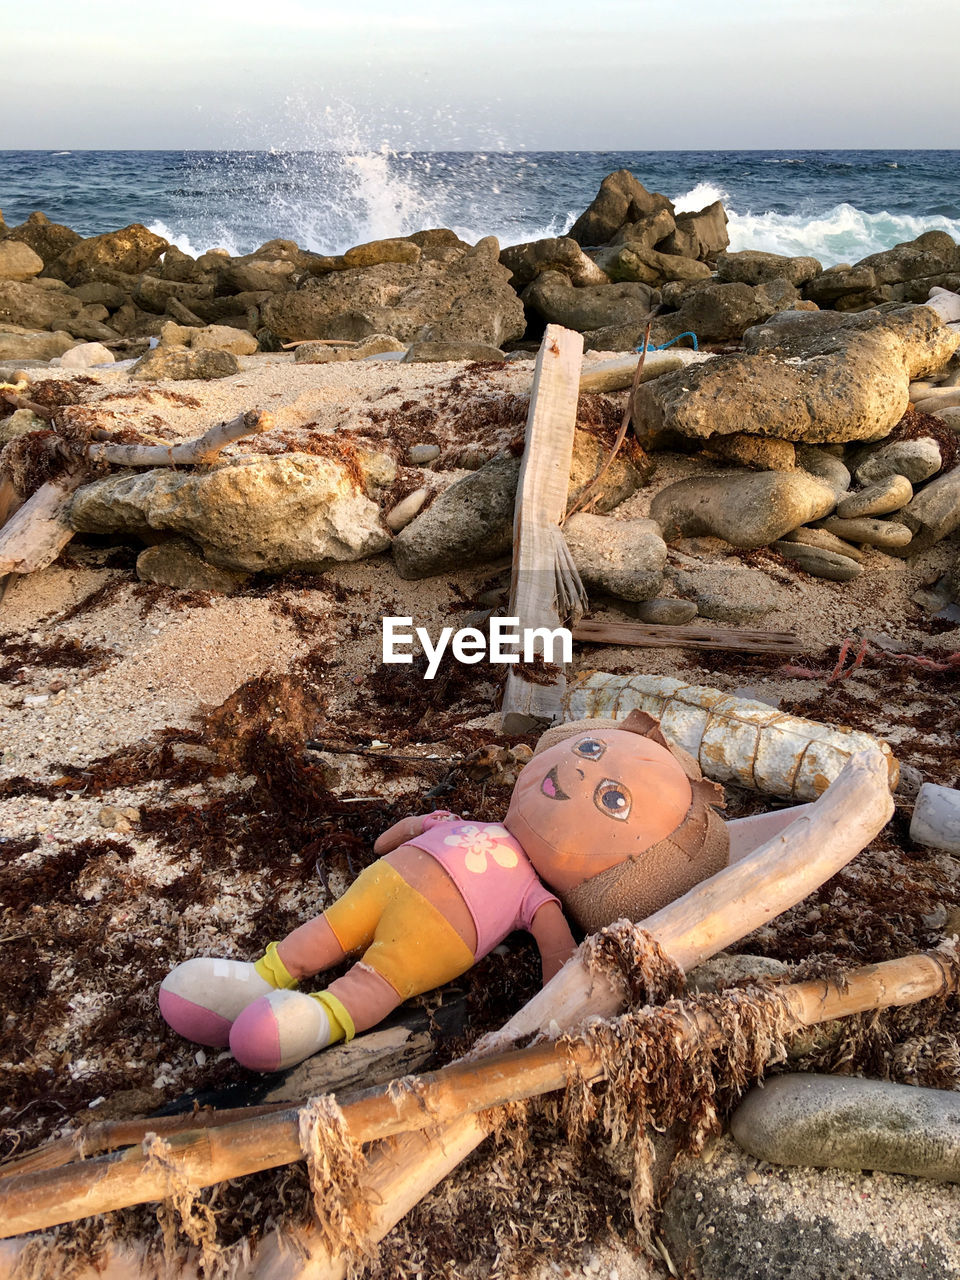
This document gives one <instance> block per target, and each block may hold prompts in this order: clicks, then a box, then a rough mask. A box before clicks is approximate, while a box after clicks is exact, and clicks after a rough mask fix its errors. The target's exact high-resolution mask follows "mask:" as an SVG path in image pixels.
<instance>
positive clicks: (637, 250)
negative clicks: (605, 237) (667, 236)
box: [594, 241, 712, 285]
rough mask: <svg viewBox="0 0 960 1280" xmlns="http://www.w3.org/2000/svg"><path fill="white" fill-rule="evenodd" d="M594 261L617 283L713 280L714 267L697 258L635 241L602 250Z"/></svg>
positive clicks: (650, 283) (613, 245) (651, 283)
mask: <svg viewBox="0 0 960 1280" xmlns="http://www.w3.org/2000/svg"><path fill="white" fill-rule="evenodd" d="M594 258H595V260H596V263H597V265H598V266H599V267H602V268H603V271H604V273H605V274H606V275H607V276H608V277H609V278H610V280H612V281H615V282H621V281H631V280H632V281H639V282H640V283H641V284H649V285H658V284H662V283H663V282H664V281H667V280H683V281H692V280H709V279H710V276H711V274H712V273H711V271H710V268H709V267H708V266H707V264H706V263H705V262H700V261H698V260H697V259H696V258H686V257H682V256H680V255H676V254H667V253H658V252H657V251H656V249H649V248H646V247H645V246H643V245H641V244H636V243H634V242H633V241H627V242H626V243H625V244H621V243H619V242H617V243H615V244H612V245H609V246H608V247H607V248H606V249H600V250H599V251H597V252H596V253H595V254H594Z"/></svg>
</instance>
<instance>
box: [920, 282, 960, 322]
mask: <svg viewBox="0 0 960 1280" xmlns="http://www.w3.org/2000/svg"><path fill="white" fill-rule="evenodd" d="M924 306H926V307H929V308H930V310H931V311H935V312H936V313H937V315H938V316H939V317H940V319H941V320H942V321H943V322H944V324H951V323H956V322H957V321H958V320H960V293H958V292H957V291H956V290H955V289H940V288H936V287H934V288H933V289H931V290H930V293H929V294H928V295H927V300H926V302H925V303H924Z"/></svg>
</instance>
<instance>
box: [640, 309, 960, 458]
mask: <svg viewBox="0 0 960 1280" xmlns="http://www.w3.org/2000/svg"><path fill="white" fill-rule="evenodd" d="M709 287H711V288H714V289H744V290H747V289H748V288H749V286H747V285H734V284H730V285H714V286H709ZM763 287H764V286H758V288H763ZM698 293H699V291H698ZM685 305H686V300H685V301H684V306H685ZM798 314H802V317H803V323H800V324H798V323H788V324H777V325H770V326H764V328H763V329H762V330H758V329H751V330H750V331H749V332H748V333H747V334H746V335H745V337H744V345H745V346H746V347H748V348H750V347H753V348H756V349H753V350H749V351H748V353H747V354H744V355H730V356H723V357H720V358H718V359H716V360H708V361H705V362H704V363H702V364H698V365H693V366H691V367H689V368H688V369H685V370H683V371H682V372H679V373H668V374H664V376H663V377H661V378H656V379H654V380H653V381H651V382H647V383H644V384H643V385H642V386H641V387H639V388H638V389H637V391H636V393H635V394H634V398H633V419H634V426H635V429H636V430H637V434H638V437H639V439H640V440H641V443H644V442H646V441H648V440H650V439H656V438H657V437H658V435H660V434H662V433H664V432H671V431H674V432H678V433H679V434H680V435H683V436H689V437H693V438H699V439H705V438H707V437H709V436H712V435H731V434H733V433H735V432H742V431H747V432H749V433H750V434H755V435H764V436H773V437H776V438H779V439H784V440H795V441H804V442H806V443H821V442H824V441H848V440H876V439H882V438H883V437H885V436H886V435H888V434H889V433H890V431H892V429H893V428H894V427H895V426H896V424H897V423H898V422H899V421H900V419H901V418H902V416H903V414H904V411H905V410H906V407H907V403H908V390H907V389H908V386H909V382H910V379H911V378H912V377H914V376H915V375H916V374H917V373H918V372H919V371H920V370H921V369H923V370H928V369H929V368H930V367H931V366H932V367H940V366H942V365H943V364H945V363H946V361H947V360H948V359H949V357H950V355H951V354H952V352H953V350H954V349H955V347H956V346H957V344H960V333H957V334H954V333H951V331H950V330H949V329H948V328H946V327H945V326H943V325H941V324H940V323H939V321H938V320H937V318H936V316H934V314H933V313H932V312H931V311H929V310H928V309H927V308H926V307H909V308H905V309H904V310H902V311H896V312H881V313H878V312H873V313H868V314H867V315H865V316H853V317H843V318H842V321H841V323H840V324H838V325H836V326H835V327H833V328H830V329H828V330H827V331H825V332H823V331H820V332H817V330H818V329H819V326H815V327H814V329H813V331H811V329H810V328H809V327H808V324H807V322H808V320H818V319H819V314H818V313H815V312H810V313H806V312H804V313H798ZM678 315H679V316H682V315H683V308H681V310H680V312H678ZM751 335H752V337H751ZM801 465H802V464H801ZM903 474H907V473H903Z"/></svg>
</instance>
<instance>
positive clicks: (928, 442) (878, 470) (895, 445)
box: [855, 436, 943, 485]
mask: <svg viewBox="0 0 960 1280" xmlns="http://www.w3.org/2000/svg"><path fill="white" fill-rule="evenodd" d="M942 465H943V459H942V458H941V456H940V446H939V445H938V444H937V442H936V440H933V439H931V438H930V437H929V436H923V437H921V438H920V439H919V440H895V441H893V442H892V443H891V444H885V445H881V446H880V448H879V449H872V450H871V451H870V453H869V454H868V455H867V457H866V458H865V459H864V461H862V462H861V463H860V465H859V466H858V467H857V469H856V472H855V475H856V478H857V483H858V484H863V485H867V484H875V483H877V482H878V481H880V480H886V479H888V478H889V477H890V476H897V475H898V476H904V477H906V479H907V481H908V482H909V483H911V484H922V482H923V481H924V480H929V479H930V477H931V476H935V475H936V474H937V472H938V471H939V470H940V468H941V466H942Z"/></svg>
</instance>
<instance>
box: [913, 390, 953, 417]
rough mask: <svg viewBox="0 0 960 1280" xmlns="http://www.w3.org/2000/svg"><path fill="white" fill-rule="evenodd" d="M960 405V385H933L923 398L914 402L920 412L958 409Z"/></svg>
mask: <svg viewBox="0 0 960 1280" xmlns="http://www.w3.org/2000/svg"><path fill="white" fill-rule="evenodd" d="M958 405H960V387H933V388H932V389H931V391H930V392H929V394H928V395H926V396H924V398H923V399H922V400H917V401H915V402H914V408H915V409H916V410H917V412H918V413H936V412H937V410H938V409H956V408H957V406H958Z"/></svg>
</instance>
